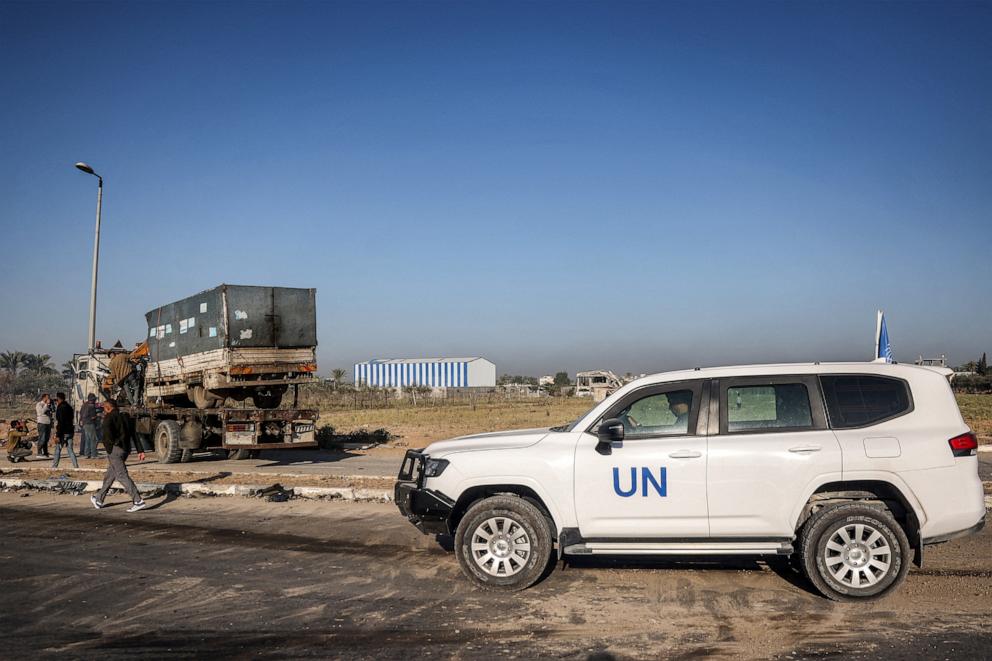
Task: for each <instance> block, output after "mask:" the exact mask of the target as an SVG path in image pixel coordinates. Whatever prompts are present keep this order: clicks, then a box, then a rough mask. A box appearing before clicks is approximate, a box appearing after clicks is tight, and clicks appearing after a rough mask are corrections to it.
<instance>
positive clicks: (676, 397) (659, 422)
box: [616, 390, 692, 436]
mask: <svg viewBox="0 0 992 661" xmlns="http://www.w3.org/2000/svg"><path fill="white" fill-rule="evenodd" d="M691 410H692V390H673V391H671V392H665V393H658V394H654V395H648V396H646V397H642V398H641V399H638V400H637V401H635V402H633V403H632V404H631V405H630V406H628V407H627V408H625V409H623V410H622V411H620V412H619V413H618V414H617V415H616V417H617V418H619V419H620V420H621V422H623V429H624V433H625V434H627V435H632V436H636V435H639V434H640V435H645V436H664V435H675V434H685V433H687V432H688V431H689V412H690V411H691Z"/></svg>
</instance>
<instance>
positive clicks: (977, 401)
mask: <svg viewBox="0 0 992 661" xmlns="http://www.w3.org/2000/svg"><path fill="white" fill-rule="evenodd" d="M957 400H958V407H959V408H960V409H961V415H962V416H964V421H965V422H966V423H968V426H969V427H971V431H973V432H975V434H977V435H978V437H979V439H980V440H982V441H984V442H985V443H992V395H990V394H981V395H971V394H958V395H957Z"/></svg>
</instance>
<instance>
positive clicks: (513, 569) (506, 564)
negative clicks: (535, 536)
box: [470, 516, 531, 577]
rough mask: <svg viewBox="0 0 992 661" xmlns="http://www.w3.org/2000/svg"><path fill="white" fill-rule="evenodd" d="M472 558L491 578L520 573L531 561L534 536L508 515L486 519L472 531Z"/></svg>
mask: <svg viewBox="0 0 992 661" xmlns="http://www.w3.org/2000/svg"><path fill="white" fill-rule="evenodd" d="M470 544H471V549H472V559H473V560H474V561H475V564H476V565H477V566H478V567H479V569H481V570H482V571H484V572H486V573H487V574H489V575H490V576H498V577H507V576H513V575H514V574H517V573H519V572H520V571H521V570H523V568H524V567H525V566H526V565H527V560H528V559H529V558H530V553H531V548H530V536H529V535H528V534H527V531H526V530H525V529H524V527H523V526H522V525H520V523H519V522H518V521H515V520H514V519H511V518H510V517H506V516H494V517H492V518H489V519H486V520H485V521H483V522H482V523H480V524H479V525H478V526H476V528H475V530H474V531H473V532H472V538H471V542H470Z"/></svg>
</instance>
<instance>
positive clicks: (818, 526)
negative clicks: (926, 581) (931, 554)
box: [799, 503, 910, 601]
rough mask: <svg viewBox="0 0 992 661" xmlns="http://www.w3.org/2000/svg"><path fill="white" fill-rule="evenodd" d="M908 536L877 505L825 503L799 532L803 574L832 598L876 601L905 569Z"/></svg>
mask: <svg viewBox="0 0 992 661" xmlns="http://www.w3.org/2000/svg"><path fill="white" fill-rule="evenodd" d="M909 550H910V548H909V539H908V538H907V537H906V533H905V531H903V529H902V526H900V525H899V523H898V522H897V521H896V520H895V519H894V518H893V517H892V514H890V513H889V512H888V511H887V510H885V509H884V508H883V507H882V506H872V505H865V504H862V503H850V504H843V505H833V506H830V507H825V508H823V509H822V510H820V511H819V512H817V513H816V514H814V515H813V516H812V517H810V519H809V521H807V522H806V525H804V526H803V530H802V533H801V535H800V551H799V552H800V564H801V566H802V568H803V572H804V573H805V574H806V576H807V577H808V578H809V580H810V581H811V582H812V583H813V585H814V586H816V589H817V590H819V591H820V592H821V593H822V594H823V595H824V596H826V597H829V598H830V599H834V600H836V601H859V600H870V599H880V598H882V597H884V596H885V595H887V594H888V593H889V592H890V591H892V590H893V589H895V587H896V586H898V585H899V584H900V583H902V581H903V579H905V578H906V572H907V571H909V563H908V562H907V558H908V554H909Z"/></svg>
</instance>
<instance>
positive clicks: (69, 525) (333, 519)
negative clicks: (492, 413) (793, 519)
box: [0, 492, 992, 659]
mask: <svg viewBox="0 0 992 661" xmlns="http://www.w3.org/2000/svg"><path fill="white" fill-rule="evenodd" d="M111 500H112V501H115V502H117V503H118V504H117V506H114V507H109V508H107V509H104V510H102V511H96V510H94V509H93V508H92V507H91V506H90V504H89V501H88V499H86V498H83V497H73V496H54V495H47V494H41V493H36V492H33V493H31V494H30V495H29V496H26V497H24V496H21V495H20V494H18V493H2V494H0V521H2V525H0V585H2V590H0V613H2V617H0V619H2V621H3V623H4V626H3V630H4V634H5V635H4V636H3V643H2V644H3V650H4V651H3V655H4V656H6V657H7V658H27V657H31V658H37V657H39V656H41V657H46V656H51V657H54V656H68V657H70V658H94V659H95V658H101V659H102V658H108V657H109V658H124V657H127V658H161V657H163V656H165V655H172V656H178V657H180V658H193V657H208V658H211V659H229V658H235V659H242V658H243V659H254V658H286V657H318V658H326V657H341V656H346V657H349V658H400V657H403V658H419V657H450V656H455V657H460V658H477V657H494V656H507V657H509V656H516V657H521V658H533V657H535V656H538V655H540V656H557V657H563V658H575V659H586V658H597V659H607V658H613V657H616V658H660V657H667V658H686V657H701V656H717V657H727V658H729V657H734V658H768V657H781V658H795V657H796V656H797V655H800V656H802V655H816V656H818V657H824V658H831V657H833V656H835V655H836V656H845V657H854V658H874V657H877V656H879V655H884V656H885V657H887V658H889V659H894V658H921V657H924V658H931V657H936V658H947V657H952V656H956V657H959V658H977V657H981V656H983V655H988V654H989V650H992V630H990V628H989V626H988V625H989V612H990V607H992V552H990V551H992V533H990V532H989V531H988V530H986V531H985V532H983V533H982V534H981V535H978V536H975V537H971V538H967V539H963V540H958V541H955V542H951V543H949V544H945V545H943V546H940V547H936V548H933V549H931V550H930V551H929V553H928V557H927V566H926V568H925V569H924V570H923V571H913V572H912V573H911V574H910V576H909V578H908V580H907V582H906V583H905V584H904V585H903V587H902V589H901V590H900V591H899V592H897V593H896V594H895V595H893V596H892V597H890V598H889V599H887V600H884V601H881V602H878V603H874V604H858V605H851V604H835V603H833V602H829V601H827V600H825V599H823V598H821V597H819V596H817V595H815V594H813V593H812V592H811V588H810V587H809V586H808V585H807V584H806V583H805V582H804V581H803V580H802V579H800V578H799V577H798V576H797V575H795V574H792V573H791V572H790V571H789V570H788V569H787V568H786V567H785V566H784V564H782V563H772V564H771V566H769V565H768V564H766V563H764V562H762V561H752V560H747V559H743V560H722V561H716V562H692V561H688V562H676V561H658V562H644V561H634V562H628V561H624V560H613V561H610V560H595V561H594V560H591V559H589V560H583V561H581V562H575V561H573V562H572V563H571V564H570V565H569V566H567V567H566V568H565V569H563V570H562V569H558V570H556V571H555V572H554V573H553V574H552V575H551V576H550V577H549V578H547V579H546V580H544V581H543V582H542V583H540V584H538V585H537V586H536V587H534V588H532V589H530V590H527V591H525V592H523V593H517V594H514V595H505V594H493V593H486V592H481V591H478V590H476V589H475V588H473V587H471V586H470V585H469V584H468V583H467V582H466V581H465V580H463V578H462V576H461V574H460V571H459V569H458V566H457V563H456V561H455V559H454V557H453V555H452V554H450V553H448V552H446V551H445V550H444V549H443V548H442V547H441V546H440V545H439V544H438V543H437V542H436V541H435V540H434V538H431V537H426V536H422V535H420V534H419V533H418V532H417V531H416V530H414V529H413V527H412V526H410V525H409V524H407V523H406V522H405V521H404V520H403V519H402V518H401V517H400V516H399V515H398V513H397V512H396V510H395V508H394V507H393V506H392V505H388V504H357V503H327V502H311V501H291V502H288V503H265V502H260V501H256V500H248V499H241V498H223V499H221V498H215V499H179V500H169V501H161V500H160V501H155V503H154V507H153V508H152V509H149V510H146V511H144V512H141V513H138V514H127V513H125V512H124V509H125V506H124V498H122V497H120V496H118V497H116V498H113V499H111Z"/></svg>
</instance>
